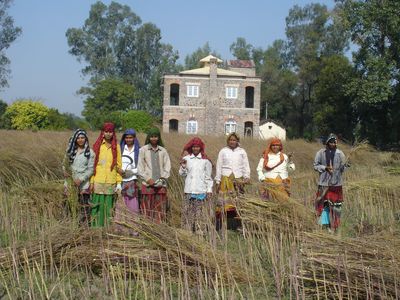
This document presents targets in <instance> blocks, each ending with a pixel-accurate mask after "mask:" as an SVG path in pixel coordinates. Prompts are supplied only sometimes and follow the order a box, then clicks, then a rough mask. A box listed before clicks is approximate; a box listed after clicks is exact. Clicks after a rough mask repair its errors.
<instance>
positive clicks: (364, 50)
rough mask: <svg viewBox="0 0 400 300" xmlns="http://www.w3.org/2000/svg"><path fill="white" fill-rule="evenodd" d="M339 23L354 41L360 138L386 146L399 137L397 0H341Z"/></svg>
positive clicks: (354, 92) (354, 83)
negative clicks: (355, 46)
mask: <svg viewBox="0 0 400 300" xmlns="http://www.w3.org/2000/svg"><path fill="white" fill-rule="evenodd" d="M337 2H338V7H339V8H340V9H341V15H340V16H341V17H342V23H343V24H345V25H346V26H347V28H348V30H349V32H350V33H351V40H352V42H353V43H354V44H356V45H357V50H356V51H355V52H354V54H353V57H354V63H355V69H356V75H357V76H356V77H355V78H353V79H352V81H351V82H350V83H349V84H348V93H349V94H350V95H352V96H354V98H355V101H354V107H355V110H356V112H357V120H358V126H357V128H358V131H357V135H358V136H359V138H362V139H364V138H368V139H369V141H370V142H372V143H374V144H376V145H378V146H380V147H386V146H387V145H390V144H396V143H397V144H399V140H400V85H399V82H400V36H399V33H398V31H399V27H400V18H399V15H400V2H399V1H395V0H365V1H360V0H358V1H355V0H352V1H349V0H340V1H337Z"/></svg>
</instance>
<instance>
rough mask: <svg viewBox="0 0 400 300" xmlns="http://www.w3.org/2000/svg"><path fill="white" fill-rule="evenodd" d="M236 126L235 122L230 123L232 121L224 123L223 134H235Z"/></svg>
mask: <svg viewBox="0 0 400 300" xmlns="http://www.w3.org/2000/svg"><path fill="white" fill-rule="evenodd" d="M236 126H237V123H236V121H232V120H230V121H226V122H225V126H224V127H225V128H224V129H225V134H226V135H228V134H231V133H233V132H236Z"/></svg>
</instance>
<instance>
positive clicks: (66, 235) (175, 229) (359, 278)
mask: <svg viewBox="0 0 400 300" xmlns="http://www.w3.org/2000/svg"><path fill="white" fill-rule="evenodd" d="M69 134H70V133H69V132H59V133H55V132H35V133H32V132H14V131H0V137H1V138H0V140H1V142H0V165H1V168H0V183H1V189H0V232H1V234H0V245H1V248H0V297H1V295H5V296H6V297H8V298H10V299H15V298H19V299H26V298H30V299H46V298H47V299H50V298H57V299H75V298H79V299H82V298H83V299H93V298H96V299H191V298H194V299H265V298H278V299H283V298H293V299H294V298H296V299H305V298H320V299H325V298H329V299H331V298H334V299H336V298H337V299H345V298H350V299H366V298H370V299H371V298H393V299H394V298H398V297H399V296H400V291H399V283H398V279H397V278H398V269H399V264H400V257H399V255H398V251H396V249H399V246H400V235H399V231H400V230H399V218H400V204H399V203H400V202H399V201H398V199H399V195H400V180H399V177H398V174H397V173H395V172H392V171H391V170H392V169H391V168H396V167H397V166H398V165H400V161H399V156H398V155H397V154H391V153H380V152H376V151H375V150H374V149H372V148H370V147H366V146H365V145H363V146H362V147H358V148H357V151H354V148H353V149H352V148H351V147H349V146H346V145H342V146H341V148H342V149H343V150H344V152H345V153H346V154H349V153H352V154H351V163H352V167H351V168H350V169H349V171H348V172H347V175H346V179H347V181H346V184H345V201H346V202H345V205H344V211H343V218H342V220H343V225H342V227H341V229H340V231H339V233H338V234H336V235H330V234H328V233H326V232H322V231H320V229H319V228H318V226H317V225H316V221H315V217H314V213H313V209H312V203H313V199H314V195H315V189H316V174H315V173H314V172H313V171H312V161H313V158H314V154H315V152H316V151H317V150H318V149H319V148H320V145H318V144H316V143H307V142H304V141H302V140H294V141H288V142H287V143H286V144H285V145H284V146H285V150H286V151H288V152H289V151H293V152H294V153H295V154H294V159H295V162H296V167H297V170H296V172H295V173H294V174H293V176H292V179H293V180H292V181H293V186H292V196H293V198H292V199H288V200H285V199H281V198H280V197H277V199H276V200H275V201H271V202H264V201H261V200H259V198H258V196H257V182H256V174H255V168H256V165H257V163H258V160H259V157H260V155H261V153H262V151H263V150H264V147H265V146H266V144H267V143H266V142H262V141H257V140H252V139H244V140H243V141H242V146H243V147H244V148H245V149H246V150H247V153H248V155H249V159H250V165H251V168H252V180H253V181H252V184H251V185H250V186H248V196H247V197H246V198H245V199H239V200H238V202H239V204H238V205H239V210H240V214H241V216H242V220H243V227H244V232H243V235H241V234H237V233H229V234H228V235H227V236H225V237H224V238H222V239H221V238H216V236H215V231H213V230H210V231H209V233H208V234H206V235H205V236H204V237H200V236H197V235H192V234H191V233H188V232H185V231H183V230H181V229H180V228H179V225H180V206H181V201H182V192H183V189H182V179H181V178H179V176H178V175H177V170H178V162H179V159H180V153H181V149H182V146H183V145H184V144H185V143H186V142H187V140H188V139H189V137H187V136H181V135H175V134H170V135H164V136H163V138H164V141H165V144H166V147H167V149H168V151H169V153H170V156H171V161H172V165H173V170H172V176H171V180H170V192H169V197H170V200H171V219H170V222H169V224H163V225H157V224H153V223H150V222H148V221H147V220H144V219H141V218H135V219H132V218H131V217H129V216H126V218H124V219H123V220H124V221H123V222H120V224H118V225H119V226H118V227H115V228H117V229H118V230H117V231H116V230H114V229H115V228H114V227H113V228H110V229H109V230H93V229H85V228H79V227H78V226H77V225H76V220H74V218H73V217H71V216H68V215H67V214H66V213H65V210H64V202H65V199H64V198H63V196H62V180H61V170H60V165H61V159H62V155H63V151H64V149H65V146H66V141H67V139H68V137H69ZM89 136H90V140H91V142H94V140H95V138H96V137H97V134H96V133H90V135H89ZM139 138H140V140H141V141H143V140H144V136H139ZM204 140H205V142H206V145H207V149H206V150H207V153H208V155H209V156H210V157H211V159H212V160H213V161H214V162H215V161H216V157H217V154H218V151H219V149H220V148H222V147H223V146H224V145H225V140H224V138H215V137H204ZM116 225H117V224H116ZM121 228H123V230H121ZM210 228H212V225H211V224H210ZM129 230H134V231H137V232H139V233H140V235H139V237H132V236H129V235H126V232H128V231H129ZM121 232H122V233H121ZM124 232H125V233H124Z"/></svg>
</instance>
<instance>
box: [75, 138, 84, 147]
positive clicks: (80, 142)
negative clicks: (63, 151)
mask: <svg viewBox="0 0 400 300" xmlns="http://www.w3.org/2000/svg"><path fill="white" fill-rule="evenodd" d="M85 143H86V138H85V136H84V135H79V136H78V138H77V139H76V145H77V146H78V147H80V148H82V147H83V146H85Z"/></svg>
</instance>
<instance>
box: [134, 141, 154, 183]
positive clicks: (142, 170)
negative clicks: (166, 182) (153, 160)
mask: <svg viewBox="0 0 400 300" xmlns="http://www.w3.org/2000/svg"><path fill="white" fill-rule="evenodd" d="M145 151H146V150H145V149H144V148H140V150H139V159H138V168H137V169H138V174H139V176H140V177H141V178H142V179H143V180H144V181H145V182H148V181H149V180H150V179H151V172H150V171H149V170H148V168H146V159H145V156H146V153H145Z"/></svg>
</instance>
